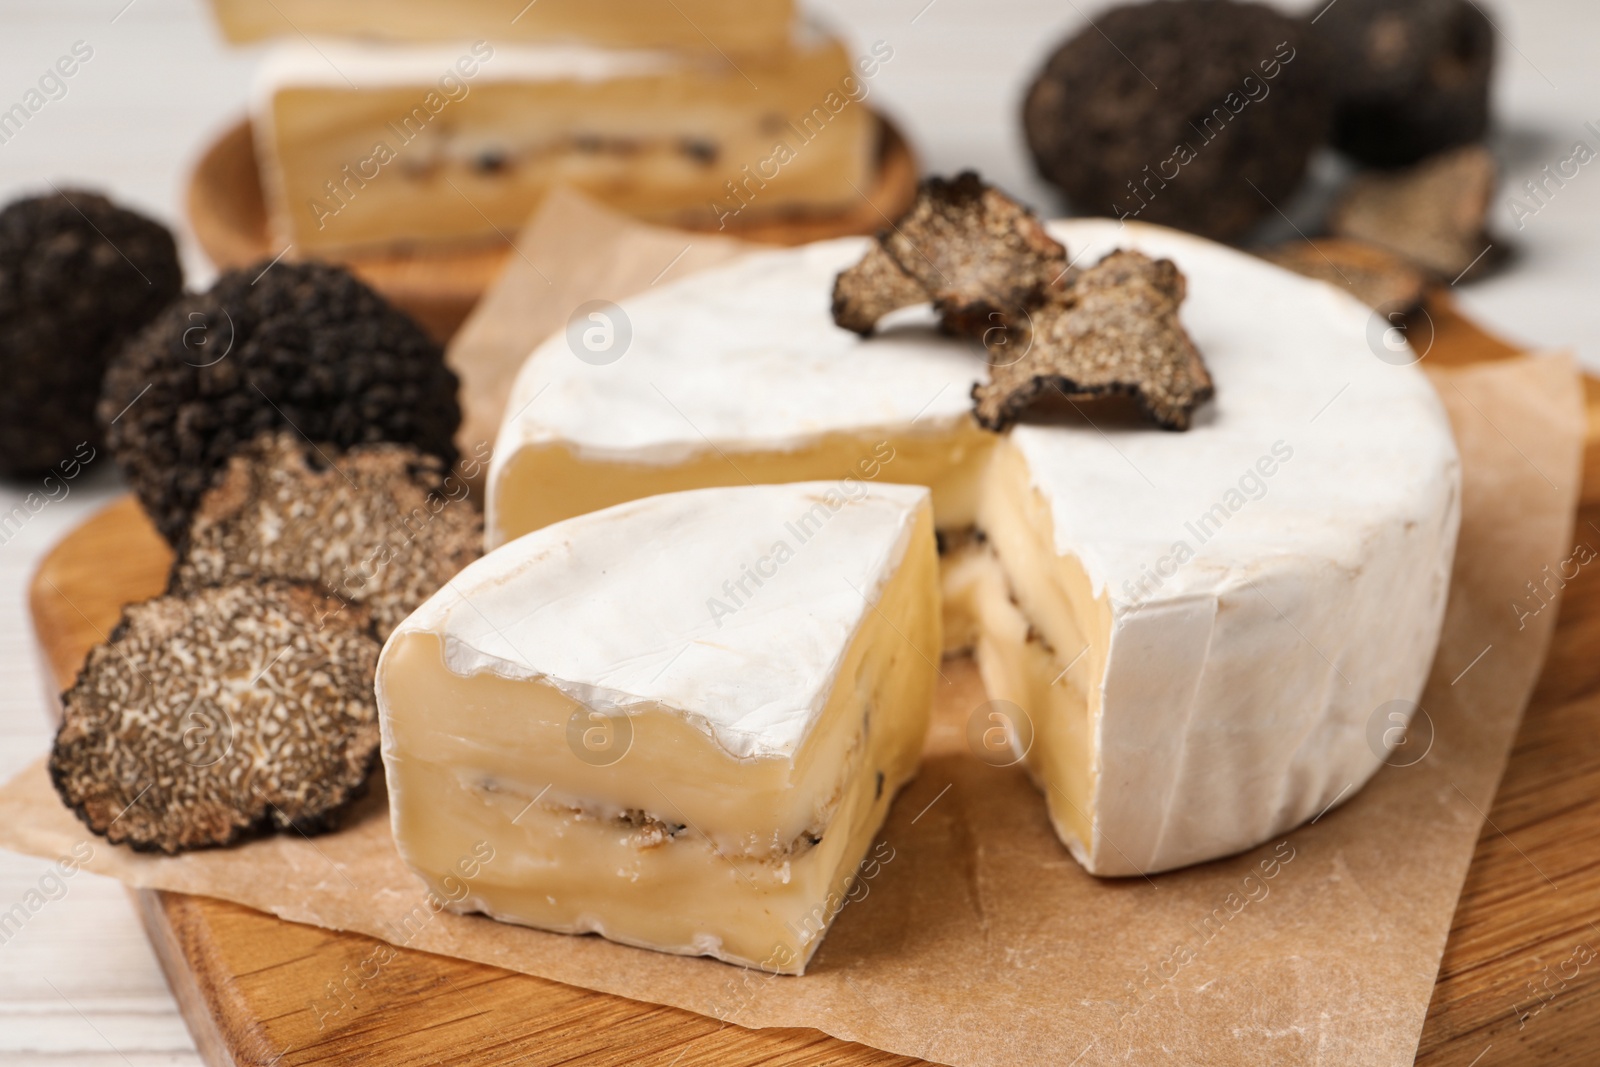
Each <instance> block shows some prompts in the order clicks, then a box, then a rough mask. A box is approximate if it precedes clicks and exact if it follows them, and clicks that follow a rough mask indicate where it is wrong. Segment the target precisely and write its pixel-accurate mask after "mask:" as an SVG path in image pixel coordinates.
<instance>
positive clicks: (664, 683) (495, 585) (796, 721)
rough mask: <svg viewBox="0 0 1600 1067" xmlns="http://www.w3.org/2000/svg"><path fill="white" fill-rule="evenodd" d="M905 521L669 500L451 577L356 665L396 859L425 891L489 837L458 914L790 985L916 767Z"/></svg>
mask: <svg viewBox="0 0 1600 1067" xmlns="http://www.w3.org/2000/svg"><path fill="white" fill-rule="evenodd" d="M927 497H928V494H927V491H926V490H925V489H921V488H913V487H901V486H882V487H871V488H863V489H862V490H860V491H859V492H857V493H856V494H855V495H854V496H850V497H846V496H843V495H840V494H838V493H837V492H836V491H835V489H834V488H833V487H832V486H829V485H826V484H809V485H807V484H802V485H788V486H764V487H757V488H751V487H742V488H734V489H711V490H701V491H698V492H693V493H682V494H672V495H668V496H661V497H654V498H650V499H648V500H643V501H637V502H634V503H631V504H627V505H623V506H621V507H618V508H613V509H610V510H607V511H603V512H599V513H595V514H592V515H588V516H584V517H581V518H578V519H574V520H571V521H569V522H566V523H561V524H557V525H555V526H551V527H548V528H546V529H545V530H543V531H541V532H539V533H535V534H533V535H530V536H529V537H526V538H523V539H521V540H519V541H516V542H514V543H512V544H510V545H508V546H506V547H504V548H502V549H500V550H498V551H497V552H494V553H491V554H490V555H489V556H487V557H485V558H484V559H483V560H481V561H479V562H478V563H475V564H473V565H472V566H471V567H469V568H468V569H467V570H466V571H464V572H463V573H462V574H461V575H460V576H458V577H457V578H456V579H455V580H454V581H453V582H452V583H451V585H450V586H449V587H447V588H446V589H444V590H443V591H441V592H440V593H439V594H438V596H436V597H435V598H434V599H433V600H432V601H430V602H429V604H427V605H425V606H424V607H423V608H422V609H420V610H419V611H418V612H417V614H416V615H414V616H412V618H411V619H410V620H408V621H407V622H406V623H405V624H404V625H402V626H401V627H400V629H399V630H397V631H396V633H395V635H394V636H393V637H392V638H391V640H390V641H389V643H388V645H387V646H386V647H385V650H384V655H383V659H382V661H381V663H380V666H379V671H378V694H379V702H380V708H381V711H382V716H383V719H382V721H383V728H384V762H385V767H386V771H387V775H388V782H389V789H390V797H391V799H390V811H391V818H392V820H393V822H394V830H395V841H396V844H397V847H398V848H399V850H400V852H401V855H402V856H403V857H404V858H405V860H406V862H407V863H408V864H410V865H411V866H412V868H413V869H414V870H416V871H417V873H418V874H420V875H421V876H422V877H423V878H424V879H425V880H426V881H428V882H429V884H430V885H431V886H434V887H435V888H440V887H442V886H443V881H444V879H445V878H447V877H451V876H452V872H453V871H454V870H455V869H456V864H457V862H458V861H459V860H460V858H461V856H462V855H463V854H464V853H466V852H468V851H470V849H471V846H472V845H473V844H474V843H475V842H478V841H486V842H488V843H489V844H490V845H492V847H493V849H494V853H495V860H494V862H493V863H491V864H487V865H485V867H484V869H483V870H482V871H481V872H480V874H479V875H478V877H477V878H475V879H474V880H473V881H472V884H471V886H470V895H468V896H467V897H466V898H465V899H464V900H463V902H462V905H461V906H462V907H463V908H466V909H474V910H480V911H483V912H486V913H488V914H490V915H493V916H495V917H497V918H500V919H505V920H509V921H514V922H520V923H525V924H528V925H534V926H540V927H544V928H547V929H553V930H560V931H567V932H590V931H592V932H596V933H601V934H603V935H604V936H606V937H609V938H612V939H614V940H618V941H623V942H627V943H629V944H636V945H643V946H647V947H651V948H657V949H662V950H665V951H670V952H680V953H693V954H705V955H712V956H716V957H718V958H720V959H725V960H729V961H732V962H738V963H745V964H749V965H752V966H760V967H764V968H766V969H768V970H773V971H782V972H795V973H797V972H799V971H801V970H803V969H804V966H805V963H806V961H807V960H808V959H809V958H810V956H811V954H812V953H813V952H814V951H815V949H816V946H817V944H818V943H819V942H820V939H821V936H822V934H823V932H825V930H826V929H827V926H828V923H829V922H830V921H831V920H832V918H833V915H834V913H835V912H836V911H837V909H838V901H839V900H840V899H841V898H842V894H843V893H844V891H845V890H846V888H847V885H848V882H849V880H850V879H851V877H852V875H853V873H854V871H855V870H856V868H857V865H858V864H859V863H861V862H862V859H863V857H864V856H865V855H866V853H867V851H868V849H869V847H870V846H871V844H872V840H873V837H874V835H875V834H876V832H877V830H878V827H879V826H880V825H881V824H882V821H883V818H884V815H885V813H886V812H887V809H888V805H889V803H890V801H891V800H892V798H893V796H894V794H895V792H896V791H897V790H898V789H899V788H900V786H901V785H903V784H904V783H905V782H906V781H907V780H908V779H909V778H910V777H911V775H912V774H913V772H914V770H915V767H916V763H917V759H918V756H919V754H920V752H921V747H922V740H923V735H924V733H925V732H926V728H927V718H928V709H929V704H930V701H931V697H932V687H933V679H934V677H935V666H934V665H935V663H936V661H937V657H938V655H939V643H940V636H939V613H938V593H937V587H936V583H937V558H936V552H935V548H934V538H933V525H932V512H931V509H930V507H929V505H928V499H927ZM818 509H820V511H819V510H818ZM802 532H804V533H805V536H804V537H802V536H801V533H802ZM779 545H786V546H787V547H788V551H787V552H783V551H779V550H778V549H777V546H779ZM780 556H781V557H782V558H781V559H780V558H779V557H780ZM724 571H725V572H727V574H728V578H727V582H728V584H729V585H730V586H731V587H732V593H730V592H729V591H728V590H726V589H724V588H723V587H722V580H721V579H720V575H721V574H722V573H723V572H724ZM747 574H754V575H755V577H757V578H759V579H760V583H759V584H757V582H756V581H754V580H753V579H750V578H747V577H744V576H745V575H747ZM446 888H448V887H446ZM440 895H441V897H443V898H445V899H458V898H461V897H462V896H463V894H462V893H460V892H456V893H453V894H452V893H443V892H441V894H440Z"/></svg>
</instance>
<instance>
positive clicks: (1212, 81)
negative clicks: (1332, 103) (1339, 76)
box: [1023, 0, 1329, 240]
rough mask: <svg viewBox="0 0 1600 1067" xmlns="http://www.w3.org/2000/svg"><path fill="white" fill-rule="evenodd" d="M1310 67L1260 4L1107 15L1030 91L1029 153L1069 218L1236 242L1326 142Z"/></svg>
mask: <svg viewBox="0 0 1600 1067" xmlns="http://www.w3.org/2000/svg"><path fill="white" fill-rule="evenodd" d="M1320 66H1321V65H1320V63H1319V62H1318V58H1317V54H1316V53H1315V51H1314V50H1313V49H1312V48H1311V47H1310V46H1309V39H1308V36H1307V30H1306V28H1305V27H1304V26H1303V25H1302V24H1301V23H1300V22H1298V21H1297V20H1295V19H1291V18H1288V17H1286V16H1284V15H1281V14H1279V13H1278V12H1276V11H1273V10H1271V9H1270V8H1267V7H1263V6H1261V5H1259V4H1245V3H1235V2H1233V0H1156V2H1155V3H1149V4H1138V5H1134V6H1127V7H1119V8H1115V9H1113V10H1111V11H1108V12H1106V13H1105V14H1103V15H1101V16H1099V18H1098V19H1097V20H1096V22H1095V24H1094V25H1092V26H1086V27H1084V29H1083V31H1082V32H1081V33H1079V34H1078V35H1077V36H1075V37H1073V38H1072V39H1070V40H1069V41H1067V42H1066V43H1065V44H1063V45H1062V46H1061V47H1060V48H1059V49H1057V50H1056V52H1055V54H1054V55H1052V56H1051V57H1050V59H1049V61H1048V62H1047V63H1046V64H1045V68H1044V70H1043V71H1042V72H1041V73H1040V74H1039V75H1038V77H1037V78H1035V80H1034V82H1033V85H1032V87H1031V88H1030V89H1029V91H1028V95H1027V98H1026V101H1025V103H1024V106H1023V123H1024V126H1025V131H1026V133H1027V138H1028V145H1029V147H1030V148H1031V149H1032V151H1033V158H1034V162H1035V163H1036V165H1037V166H1038V168H1039V172H1040V173H1041V174H1042V175H1044V177H1045V178H1047V179H1049V180H1050V181H1052V182H1054V183H1055V184H1056V185H1058V186H1060V187H1061V189H1062V190H1063V191H1064V192H1065V193H1066V195H1067V197H1068V199H1069V200H1070V201H1071V202H1072V208H1073V210H1074V211H1076V212H1079V213H1081V214H1089V215H1109V216H1116V217H1119V218H1124V219H1128V218H1137V219H1139V220H1141V221H1144V222H1155V223H1160V224H1163V225H1168V226H1177V227H1179V228H1182V229H1186V230H1192V231H1194V232H1195V233H1199V234H1203V235H1205V236H1207V237H1213V238H1217V239H1223V240H1226V239H1231V238H1236V237H1239V236H1241V235H1242V234H1244V233H1245V232H1246V231H1247V230H1248V229H1249V228H1250V227H1251V226H1252V225H1254V224H1255V223H1256V222H1257V221H1258V220H1259V219H1261V218H1262V217H1264V216H1265V215H1267V214H1268V213H1271V212H1272V211H1273V205H1275V204H1282V203H1283V201H1284V200H1286V199H1287V198H1288V197H1289V196H1290V195H1291V194H1292V193H1293V192H1294V191H1295V189H1296V188H1297V187H1298V186H1299V184H1300V181H1301V179H1302V178H1303V177H1304V175H1305V171H1306V165H1307V161H1308V160H1309V159H1310V156H1311V153H1312V151H1313V150H1314V149H1315V148H1316V147H1317V146H1318V145H1319V144H1320V143H1321V142H1322V140H1323V138H1324V137H1325V135H1326V132H1327V122H1328V113H1329V100H1328V94H1327V91H1326V87H1325V84H1324V80H1323V77H1322V72H1321V70H1320Z"/></svg>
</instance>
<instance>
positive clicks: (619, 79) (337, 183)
mask: <svg viewBox="0 0 1600 1067" xmlns="http://www.w3.org/2000/svg"><path fill="white" fill-rule="evenodd" d="M873 62H875V61H874V59H873V57H872V56H871V55H870V54H869V55H866V56H863V57H862V58H861V59H859V60H856V61H854V62H853V61H852V59H851V57H850V56H849V55H848V54H847V53H846V51H845V48H844V46H843V45H842V44H841V43H840V42H839V41H837V40H835V39H833V38H831V37H828V36H826V35H824V34H822V33H820V32H817V31H814V30H811V29H803V30H799V31H797V32H796V34H795V36H794V38H793V39H792V40H791V41H790V43H789V44H788V46H787V47H786V48H785V49H783V50H781V51H780V52H777V53H773V54H770V55H767V56H765V57H763V58H762V59H761V60H760V61H759V62H757V61H755V60H752V59H749V58H744V59H739V60H737V61H736V60H733V59H730V58H728V57H727V56H724V55H719V54H716V53H706V52H690V51H668V50H638V49H610V48H600V47H595V46H588V45H513V44H505V43H493V42H490V41H477V42H475V43H454V44H437V45H391V44H372V43H363V42H351V41H333V40H327V41H321V42H316V43H313V42H311V41H300V42H294V43H286V44H283V45H280V46H278V48H277V49H276V50H275V51H274V52H273V53H272V54H271V55H269V56H268V58H267V60H266V61H265V62H264V63H263V65H262V68H261V70H260V72H259V74H258V81H257V85H256V89H255V93H254V101H253V115H252V118H253V122H254V129H255V136H256V150H257V155H258V157H259V159H260V161H261V168H262V185H263V188H264V190H265V193H266V199H267V208H268V215H269V218H270V222H271V226H272V230H273V236H274V238H275V239H276V241H277V242H278V243H279V244H280V245H281V244H286V243H293V244H294V245H295V246H296V248H297V249H298V250H299V251H300V253H301V254H308V253H314V252H318V251H326V250H330V249H339V250H348V249H364V248H383V247H392V246H407V245H440V244H454V243H464V242H475V241H492V240H497V239H505V238H506V237H507V235H509V234H511V233H513V232H515V231H516V230H517V229H518V228H519V227H521V226H522V224H523V223H524V222H525V221H526V220H527V218H528V216H529V215H530V213H531V212H532V211H533V210H534V209H535V208H536V207H537V206H538V203H539V200H540V198H541V197H542V196H543V195H544V194H545V193H546V192H547V191H548V190H549V189H550V188H552V187H553V186H555V185H558V184H566V185H571V186H573V187H575V188H578V189H581V190H583V191H584V192H586V193H588V194H590V195H591V196H594V197H595V198H597V199H599V200H601V201H602V202H604V203H605V204H607V205H609V206H611V207H613V208H616V209H618V210H621V211H625V212H628V213H629V214H632V215H636V216H638V217H641V218H645V219H651V220H655V221H660V222H666V223H677V224H685V225H691V226H697V227H699V228H707V227H709V228H713V229H715V228H718V227H719V225H720V223H721V222H722V221H723V219H724V218H725V217H726V216H727V215H729V214H737V215H738V216H739V218H740V221H741V222H747V221H749V220H750V219H752V218H758V217H767V218H784V217H805V216H808V215H827V214H832V213H836V212H838V211H839V210H840V209H842V208H845V207H848V206H849V205H851V204H853V203H854V202H855V201H856V200H857V199H858V198H859V196H860V194H859V193H858V192H857V189H859V188H862V187H864V186H865V185H866V184H867V182H868V178H869V175H870V173H871V170H872V166H873V163H874V160H875V156H876V151H877V143H878V122H877V120H876V118H875V117H874V116H873V115H872V114H871V112H870V111H868V110H867V108H866V106H865V105H864V104H863V103H861V102H860V101H861V98H862V97H864V95H865V91H866V83H865V81H864V80H863V79H864V77H867V76H869V75H867V73H866V70H865V69H864V68H863V67H862V65H863V64H872V63H873ZM858 74H859V75H860V76H859V77H858Z"/></svg>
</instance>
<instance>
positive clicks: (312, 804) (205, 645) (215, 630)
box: [50, 582, 380, 854]
mask: <svg viewBox="0 0 1600 1067" xmlns="http://www.w3.org/2000/svg"><path fill="white" fill-rule="evenodd" d="M340 607H341V605H339V604H338V602H337V601H336V600H335V599H333V598H330V597H327V596H325V595H324V594H322V593H321V592H320V591H318V590H315V589H312V588H311V587H309V586H303V585H289V584H281V583H255V582H251V583H241V584H237V585H229V586H222V587H218V588H214V589H207V590H203V591H201V592H199V593H197V594H195V595H194V596H192V597H159V598H157V599H155V600H147V601H145V602H144V603H142V604H135V605H133V606H132V607H129V608H128V609H127V610H126V611H125V612H124V613H123V618H122V622H121V623H120V624H119V625H118V626H117V629H116V631H115V632H114V633H113V634H112V635H111V640H110V641H108V642H107V643H105V644H103V645H99V646H97V647H95V648H94V649H93V650H92V651H91V652H90V653H89V658H88V660H87V661H86V662H85V663H84V666H83V670H82V671H81V672H79V674H78V678H77V681H76V682H75V683H74V684H73V686H72V688H71V689H69V690H67V692H66V693H65V694H63V697H62V703H63V705H64V707H65V714H64V716H63V718H62V723H61V729H60V731H59V732H58V733H57V734H56V742H55V747H54V749H53V750H52V751H51V754H50V779H51V781H52V782H54V783H55V787H56V791H57V792H58V793H60V794H61V799H62V800H63V801H65V802H66V804H67V806H68V807H69V808H71V809H72V810H73V811H74V812H76V813H77V815H78V817H79V818H80V819H82V820H83V822H84V823H85V824H86V825H87V826H88V827H89V828H90V829H91V830H93V831H94V832H95V833H97V834H101V835H103V836H104V837H105V838H106V839H107V840H109V841H111V842H112V843H114V844H126V845H128V846H130V847H132V848H134V849H137V850H140V851H161V852H166V853H169V854H170V853H176V852H182V851H185V850H188V849H194V848H204V847H209V846H214V845H226V844H229V843H230V842H232V841H235V840H238V839H239V838H241V837H245V836H247V835H251V834H255V833H259V832H262V831H265V830H269V829H280V830H282V829H290V828H293V829H296V830H299V831H301V832H303V833H308V834H310V833H318V832H321V831H324V830H329V829H333V828H334V827H335V826H336V825H337V824H338V820H339V817H340V815H341V814H342V813H343V812H344V810H345V809H346V808H348V807H349V805H350V804H351V803H352V802H354V801H355V800H356V799H357V798H358V797H359V796H361V795H362V793H364V792H365V790H366V782H367V777H368V775H369V774H370V773H371V771H372V768H373V766H374V765H375V763H376V761H377V757H378V743H379V732H378V709H377V700H376V697H375V696H374V695H373V691H372V681H373V676H374V673H375V672H376V670H377V665H378V652H379V650H380V646H379V644H378V642H377V640H376V638H374V637H373V636H372V633H371V629H370V625H369V624H368V621H367V620H366V618H365V613H364V612H363V611H360V610H354V611H351V610H343V611H341V610H339V609H340Z"/></svg>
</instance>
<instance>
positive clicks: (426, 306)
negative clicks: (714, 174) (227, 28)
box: [188, 117, 919, 341]
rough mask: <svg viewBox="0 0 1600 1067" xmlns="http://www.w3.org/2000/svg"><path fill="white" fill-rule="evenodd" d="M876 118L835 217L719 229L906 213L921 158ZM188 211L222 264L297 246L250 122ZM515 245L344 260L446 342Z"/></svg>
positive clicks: (873, 223)
mask: <svg viewBox="0 0 1600 1067" xmlns="http://www.w3.org/2000/svg"><path fill="white" fill-rule="evenodd" d="M878 123H879V126H880V128H881V131H882V136H881V137H880V139H879V149H878V169H877V172H876V173H875V174H874V175H873V178H872V181H871V182H869V183H868V184H867V185H866V187H865V188H863V189H862V190H861V199H860V200H859V201H858V202H857V203H855V204H853V205H852V206H851V207H850V208H849V209H848V210H846V211H842V212H840V213H838V214H836V215H812V216H801V217H773V216H767V217H762V216H759V215H757V216H752V217H749V218H746V219H743V220H740V219H737V218H736V219H733V220H732V221H730V222H729V224H728V226H727V228H726V230H724V231H721V232H724V233H726V234H727V235H728V236H730V237H739V238H743V239H744V240H747V241H758V242H762V243H765V244H776V245H796V244H805V243H806V242H808V241H820V240H824V239H826V238H829V237H843V236H846V235H849V234H860V233H874V232H876V231H878V230H879V229H882V228H883V227H885V226H887V225H888V224H889V220H890V219H897V218H899V217H900V216H901V215H903V214H905V211H906V209H907V208H909V207H910V206H911V201H912V200H913V199H914V198H915V197H916V194H917V174H918V172H919V168H918V165H917V160H916V157H915V156H914V155H913V154H912V152H911V146H910V144H908V143H907V141H906V139H905V137H904V136H902V135H901V133H900V131H899V130H897V129H896V128H895V126H894V124H893V123H891V122H889V121H888V120H887V119H884V118H882V117H879V119H878ZM188 215H189V225H190V226H191V227H192V228H193V229H194V233H195V237H196V238H198V239H199V241H200V247H201V248H203V249H205V252H206V255H207V256H209V257H210V258H211V262H212V263H214V264H216V265H217V266H218V267H219V268H221V269H224V270H226V269H227V268H229V267H246V266H249V265H250V264H252V263H259V262H263V261H265V260H269V259H271V258H273V257H274V256H276V255H279V254H280V253H283V252H286V251H287V253H288V255H289V258H291V259H293V258H295V253H294V251H293V246H290V248H289V249H285V248H284V246H283V245H281V244H277V243H274V240H273V238H272V236H271V234H270V233H269V232H268V229H267V207H266V202H265V201H264V199H263V198H262V192H261V173H260V169H259V167H258V165H257V161H256V150H255V140H254V135H253V133H252V131H251V127H250V123H249V121H248V120H246V121H243V122H239V123H237V124H236V125H234V126H231V127H229V128H228V129H227V130H226V131H225V132H223V134H222V135H221V136H220V137H218V138H217V139H216V140H215V141H213V142H212V143H211V145H210V146H209V147H208V148H207V149H206V150H205V152H204V154H202V155H201V157H200V162H199V163H197V164H196V165H195V169H194V172H193V173H192V174H191V175H190V177H189V193H188ZM708 222H709V220H708ZM708 228H709V226H708ZM510 253H511V246H510V245H509V244H506V243H504V242H496V243H492V244H474V245H468V246H464V247H446V248H431V249H413V250H409V251H394V252H365V253H361V254H357V255H350V256H346V257H336V258H343V260H344V262H345V264H346V265H347V266H348V267H349V268H350V269H351V270H353V271H355V272H356V273H357V274H359V275H360V276H361V277H362V278H363V279H365V280H366V282H367V283H368V284H369V285H371V286H372V287H373V288H374V289H377V290H378V291H379V292H380V293H382V294H383V295H384V296H386V297H388V298H389V299H390V300H391V301H392V302H394V303H395V304H397V305H399V306H400V307H401V308H404V309H405V310H406V311H407V312H409V313H410V314H411V316H412V317H413V318H415V319H416V320H417V321H418V322H420V323H421V324H422V325H423V326H424V327H425V328H426V329H427V330H428V331H429V332H430V333H432V334H433V335H434V336H435V337H437V338H438V339H439V340H441V341H443V340H445V339H447V338H448V337H449V336H450V335H451V334H452V333H454V332H455V330H456V327H458V326H460V325H461V323H462V321H463V320H464V319H466V317H467V313H468V312H469V311H471V310H472V305H473V304H475V303H477V302H478V298H479V297H480V296H482V295H483V293H484V290H486V289H488V287H489V286H490V284H492V283H493V282H494V280H495V279H496V278H497V277H499V275H500V271H501V269H502V267H503V266H504V264H505V258H506V256H508V255H510ZM321 258H330V257H328V256H326V255H323V256H321Z"/></svg>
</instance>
